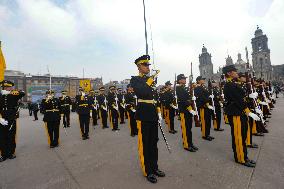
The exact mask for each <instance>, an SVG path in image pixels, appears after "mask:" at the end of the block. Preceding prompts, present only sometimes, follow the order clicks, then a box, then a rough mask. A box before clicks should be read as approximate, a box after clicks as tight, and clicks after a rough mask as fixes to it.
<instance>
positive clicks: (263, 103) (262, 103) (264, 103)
mask: <svg viewBox="0 0 284 189" xmlns="http://www.w3.org/2000/svg"><path fill="white" fill-rule="evenodd" d="M259 104H261V105H264V106H267V105H268V104H267V103H266V102H262V101H261V102H259Z"/></svg>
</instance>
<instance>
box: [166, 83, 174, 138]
mask: <svg viewBox="0 0 284 189" xmlns="http://www.w3.org/2000/svg"><path fill="white" fill-rule="evenodd" d="M166 85H172V84H171V83H170V82H169V81H168V82H166ZM163 98H164V107H165V112H166V114H165V120H166V124H167V125H168V130H169V132H170V133H172V134H174V133H176V132H177V131H176V130H175V123H174V118H175V111H176V109H177V104H176V102H175V95H174V93H173V91H172V90H171V89H166V90H165V92H164V95H163Z"/></svg>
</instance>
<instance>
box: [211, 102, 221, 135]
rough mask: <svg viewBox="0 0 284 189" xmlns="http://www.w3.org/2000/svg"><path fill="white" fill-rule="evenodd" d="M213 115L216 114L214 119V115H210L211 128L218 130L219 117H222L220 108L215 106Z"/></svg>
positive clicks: (219, 124)
mask: <svg viewBox="0 0 284 189" xmlns="http://www.w3.org/2000/svg"><path fill="white" fill-rule="evenodd" d="M215 113H216V119H213V118H214V113H213V114H212V119H213V126H214V129H217V130H219V129H220V126H221V117H222V116H221V115H222V111H221V107H220V106H215Z"/></svg>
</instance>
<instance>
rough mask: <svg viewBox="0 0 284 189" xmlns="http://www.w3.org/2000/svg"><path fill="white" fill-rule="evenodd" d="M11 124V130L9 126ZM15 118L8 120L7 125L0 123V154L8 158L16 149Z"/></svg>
mask: <svg viewBox="0 0 284 189" xmlns="http://www.w3.org/2000/svg"><path fill="white" fill-rule="evenodd" d="M11 125H12V128H11V130H9V129H10V127H11ZM16 133H17V126H16V120H9V121H8V125H5V126H3V125H0V151H1V156H2V157H4V158H8V157H9V156H11V155H13V154H15V150H16Z"/></svg>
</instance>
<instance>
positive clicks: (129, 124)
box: [127, 110, 132, 134]
mask: <svg viewBox="0 0 284 189" xmlns="http://www.w3.org/2000/svg"><path fill="white" fill-rule="evenodd" d="M130 111H131V110H130ZM127 116H128V127H129V129H130V134H132V129H131V122H130V113H129V112H127Z"/></svg>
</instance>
